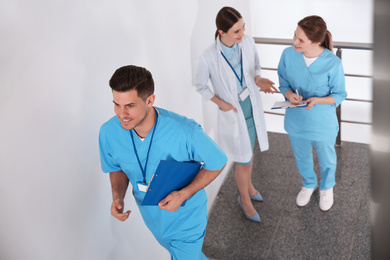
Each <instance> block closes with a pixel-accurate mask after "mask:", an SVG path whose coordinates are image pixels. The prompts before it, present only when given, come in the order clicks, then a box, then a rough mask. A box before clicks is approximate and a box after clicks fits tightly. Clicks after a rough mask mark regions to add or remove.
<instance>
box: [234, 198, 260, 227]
mask: <svg viewBox="0 0 390 260" xmlns="http://www.w3.org/2000/svg"><path fill="white" fill-rule="evenodd" d="M238 204H240V207H241V209H242V211H244V214H245V217H246V218H247V219H249V220H252V221H255V222H261V219H260V215H259V213H257V212H256V214H255V215H253V216H252V217H249V216H248V215H247V214H246V212H245V210H244V208H243V207H242V204H241V196H240V195H239V196H238Z"/></svg>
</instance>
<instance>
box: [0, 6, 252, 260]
mask: <svg viewBox="0 0 390 260" xmlns="http://www.w3.org/2000/svg"><path fill="white" fill-rule="evenodd" d="M224 5H231V6H234V7H236V8H237V9H239V10H240V11H241V12H242V14H243V15H244V17H249V4H248V2H247V1H239V0H236V1H222V0H219V1H207V0H198V1H195V0H187V1H180V0H166V1H137V0H132V1H128V0H127V1H125V0H113V1H101V0H96V1H74V0H73V1H72V0H66V1H65V0H56V1H48V0H41V1H29V0H17V1H15V0H1V9H0V38H1V48H0V61H1V63H0V68H1V69H0V93H1V94H0V122H1V125H0V195H1V196H0V205H1V215H0V234H1V235H0V259H6V260H8V259H12V260H13V259H31V260H35V259H39V260H42V259H43V260H45V259H83V260H84V259H110V260H111V259H134V258H136V259H141V260H142V259H169V254H168V253H167V252H166V251H165V249H162V248H161V247H160V246H159V245H158V244H157V242H156V241H155V240H154V238H153V236H152V235H151V234H150V232H149V231H148V230H147V229H146V227H145V225H144V224H143V221H142V219H141V217H140V214H139V211H138V209H137V208H136V206H135V203H134V200H133V198H132V196H131V194H130V193H129V194H128V196H127V198H126V201H125V203H126V209H131V210H133V212H132V214H131V216H130V219H129V220H127V221H126V222H124V223H121V222H119V221H117V220H115V219H114V218H113V217H111V216H110V205H111V188H110V184H109V179H108V175H105V174H103V173H102V172H101V169H100V162H99V154H98V131H99V128H100V126H101V124H102V123H103V122H105V121H106V120H108V119H109V118H110V117H111V116H113V115H114V112H113V105H112V96H111V92H110V89H109V87H108V80H109V78H110V77H111V75H112V73H113V72H114V70H115V69H117V68H118V67H120V66H122V65H127V64H136V65H140V66H144V67H146V68H148V69H149V70H150V71H151V72H152V74H153V76H154V79H155V83H156V95H157V100H156V105H157V106H161V107H164V108H167V109H170V110H173V111H176V112H179V113H181V114H184V115H186V116H188V117H191V118H194V119H195V120H197V121H198V122H199V123H201V124H203V125H208V123H210V122H212V121H215V119H214V120H213V119H212V118H208V117H205V115H206V114H205V113H204V112H202V110H203V109H202V108H203V106H204V108H206V109H207V106H208V105H210V103H207V104H202V103H203V102H204V101H202V99H201V97H200V95H198V94H197V93H196V92H195V91H194V89H193V87H192V86H191V85H192V84H191V80H192V79H191V77H192V75H193V73H194V67H195V66H196V63H197V56H198V55H199V54H200V52H201V50H203V49H204V48H205V47H206V46H208V45H209V44H210V43H211V42H212V41H213V37H214V30H215V25H214V19H215V15H216V13H217V11H218V10H219V9H220V8H221V7H222V6H224ZM248 22H249V21H248ZM249 26H250V25H249ZM211 108H213V109H214V108H215V107H213V106H211ZM213 128H214V126H212V125H211V124H209V126H208V127H206V130H207V132H208V133H210V135H211V136H213ZM225 174H226V171H225V172H224V175H225ZM224 175H222V176H220V177H219V178H218V180H217V181H216V182H215V183H213V184H212V185H211V186H210V187H209V188H208V189H207V192H208V194H209V198H211V200H210V203H209V204H210V205H211V203H212V201H213V198H214V197H215V196H216V194H217V191H218V189H219V186H220V185H221V182H222V181H223V177H224ZM210 205H209V206H210Z"/></svg>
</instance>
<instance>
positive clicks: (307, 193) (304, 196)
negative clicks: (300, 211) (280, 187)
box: [297, 187, 317, 207]
mask: <svg viewBox="0 0 390 260" xmlns="http://www.w3.org/2000/svg"><path fill="white" fill-rule="evenodd" d="M316 188H317V187H315V188H306V187H302V189H301V191H300V192H299V193H298V196H297V205H298V206H299V207H304V206H306V205H307V204H309V202H310V198H311V195H312V194H313V192H314V190H315V189H316Z"/></svg>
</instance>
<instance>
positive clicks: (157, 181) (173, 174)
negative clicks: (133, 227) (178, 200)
mask: <svg viewBox="0 0 390 260" xmlns="http://www.w3.org/2000/svg"><path fill="white" fill-rule="evenodd" d="M201 167H202V164H201V163H198V162H177V161H168V160H161V161H160V163H159V164H158V166H157V169H156V172H155V173H154V174H153V177H152V179H151V180H150V182H149V186H148V189H147V191H146V194H145V197H144V200H143V201H142V203H141V205H142V206H157V204H158V203H159V202H160V201H161V200H162V199H165V198H166V196H168V194H169V193H171V192H172V191H175V190H180V189H182V188H184V187H185V186H187V185H188V184H190V182H191V181H192V180H193V179H194V178H195V176H196V175H197V174H198V172H199V170H200V169H201ZM183 205H184V203H183Z"/></svg>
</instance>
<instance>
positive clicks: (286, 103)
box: [271, 101, 309, 109]
mask: <svg viewBox="0 0 390 260" xmlns="http://www.w3.org/2000/svg"><path fill="white" fill-rule="evenodd" d="M308 105H309V104H307V103H306V104H304V103H302V101H301V103H300V104H298V105H293V104H291V102H290V101H276V102H275V103H274V105H273V106H272V107H271V109H284V108H297V107H307V106H308Z"/></svg>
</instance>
